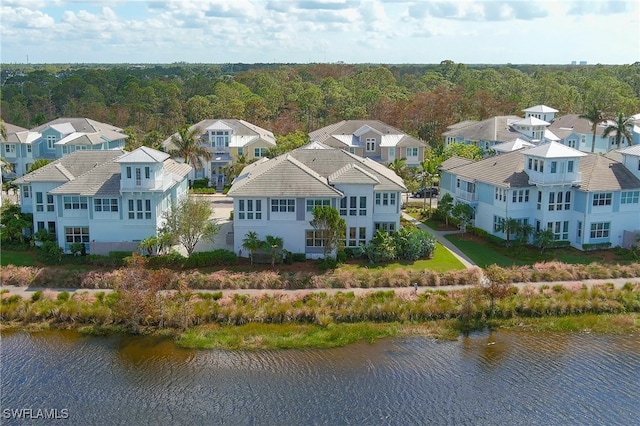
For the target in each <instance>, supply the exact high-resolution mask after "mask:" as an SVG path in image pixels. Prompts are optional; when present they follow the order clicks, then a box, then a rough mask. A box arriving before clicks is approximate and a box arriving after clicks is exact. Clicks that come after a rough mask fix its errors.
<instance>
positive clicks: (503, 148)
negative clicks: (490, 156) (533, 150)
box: [492, 138, 534, 152]
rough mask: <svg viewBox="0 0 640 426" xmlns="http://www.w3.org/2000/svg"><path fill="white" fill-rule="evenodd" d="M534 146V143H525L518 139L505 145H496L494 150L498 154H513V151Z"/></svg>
mask: <svg viewBox="0 0 640 426" xmlns="http://www.w3.org/2000/svg"><path fill="white" fill-rule="evenodd" d="M532 146H534V145H533V144H532V143H530V142H527V141H523V140H522V139H520V138H518V139H516V140H514V141H511V142H504V143H499V144H497V145H494V146H493V148H492V149H493V150H494V151H498V152H511V151H517V150H519V149H522V148H528V147H532Z"/></svg>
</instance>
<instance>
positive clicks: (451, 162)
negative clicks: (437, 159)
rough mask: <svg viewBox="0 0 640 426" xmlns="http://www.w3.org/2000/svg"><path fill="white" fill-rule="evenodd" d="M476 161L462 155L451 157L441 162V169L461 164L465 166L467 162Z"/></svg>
mask: <svg viewBox="0 0 640 426" xmlns="http://www.w3.org/2000/svg"><path fill="white" fill-rule="evenodd" d="M474 162H475V161H473V160H470V159H468V158H462V157H456V156H453V157H449V158H447V159H446V160H444V161H443V162H442V164H440V169H442V170H451V169H454V168H456V167H460V166H464V165H467V164H471V163H474Z"/></svg>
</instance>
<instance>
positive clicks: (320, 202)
mask: <svg viewBox="0 0 640 426" xmlns="http://www.w3.org/2000/svg"><path fill="white" fill-rule="evenodd" d="M330 205H331V200H329V199H326V198H322V199H319V198H317V199H313V198H309V199H307V212H309V213H311V212H312V211H313V209H314V207H317V206H319V207H325V206H330Z"/></svg>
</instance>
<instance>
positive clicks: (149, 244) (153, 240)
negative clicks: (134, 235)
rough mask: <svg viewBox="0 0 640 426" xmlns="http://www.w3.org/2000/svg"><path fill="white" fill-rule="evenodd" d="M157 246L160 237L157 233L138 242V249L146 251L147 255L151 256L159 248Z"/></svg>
mask: <svg viewBox="0 0 640 426" xmlns="http://www.w3.org/2000/svg"><path fill="white" fill-rule="evenodd" d="M157 248H158V237H157V236H155V235H154V236H152V237H149V238H145V239H144V240H142V241H140V243H139V244H138V249H140V250H142V251H144V252H146V253H147V256H151V255H152V254H153V252H154V250H157Z"/></svg>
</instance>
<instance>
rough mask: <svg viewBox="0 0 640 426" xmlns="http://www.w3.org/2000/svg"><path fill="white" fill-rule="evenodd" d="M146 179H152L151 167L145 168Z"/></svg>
mask: <svg viewBox="0 0 640 426" xmlns="http://www.w3.org/2000/svg"><path fill="white" fill-rule="evenodd" d="M144 178H145V179H151V168H150V167H145V168H144Z"/></svg>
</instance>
